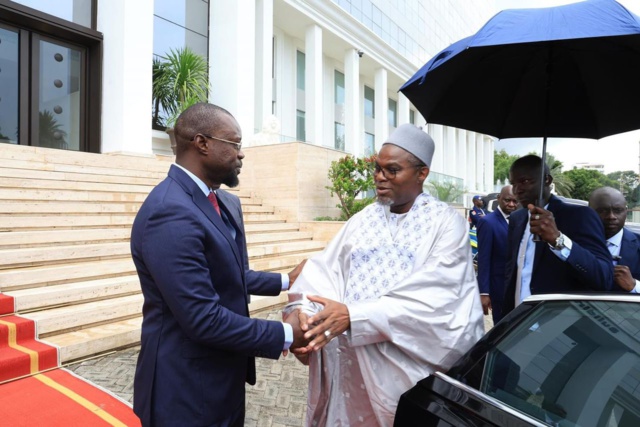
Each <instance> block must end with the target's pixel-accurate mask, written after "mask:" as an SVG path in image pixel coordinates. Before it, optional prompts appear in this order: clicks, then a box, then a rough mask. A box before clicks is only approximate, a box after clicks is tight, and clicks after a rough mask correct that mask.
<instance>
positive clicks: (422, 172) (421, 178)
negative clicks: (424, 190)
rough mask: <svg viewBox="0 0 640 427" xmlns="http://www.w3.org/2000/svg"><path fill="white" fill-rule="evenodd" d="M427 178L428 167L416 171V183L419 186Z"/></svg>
mask: <svg viewBox="0 0 640 427" xmlns="http://www.w3.org/2000/svg"><path fill="white" fill-rule="evenodd" d="M428 176H429V167H428V166H425V167H422V168H420V170H419V171H418V182H419V183H420V184H422V183H424V182H425V181H426V179H427V177H428Z"/></svg>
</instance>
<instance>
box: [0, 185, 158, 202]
mask: <svg viewBox="0 0 640 427" xmlns="http://www.w3.org/2000/svg"><path fill="white" fill-rule="evenodd" d="M147 194H148V193H118V192H104V191H77V190H39V189H32V188H24V189H21V188H18V189H16V188H0V200H12V201H19V200H29V201H38V202H42V201H56V202H61V201H69V202H136V203H142V202H144V199H146V198H147Z"/></svg>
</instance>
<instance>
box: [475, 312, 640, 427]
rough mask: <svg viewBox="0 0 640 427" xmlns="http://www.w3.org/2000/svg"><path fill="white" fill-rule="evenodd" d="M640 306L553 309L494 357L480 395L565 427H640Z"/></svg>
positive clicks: (529, 322) (532, 319) (535, 317)
mask: <svg viewBox="0 0 640 427" xmlns="http://www.w3.org/2000/svg"><path fill="white" fill-rule="evenodd" d="M639 341H640V304H634V303H622V302H601V301H599V302H596V301H575V302H568V301H566V302H548V303H544V304H543V305H541V306H539V307H538V308H537V309H535V310H534V311H533V312H532V314H531V315H529V316H528V317H527V318H526V319H525V321H524V322H523V323H521V324H520V325H518V327H517V328H515V329H514V330H513V331H511V332H510V333H509V334H508V335H507V337H506V338H505V339H503V340H502V341H501V342H500V343H499V344H497V345H496V346H495V347H494V348H493V349H492V350H491V351H489V352H488V354H487V357H486V359H485V361H484V373H483V376H482V383H481V384H480V391H482V392H484V393H485V394H487V395H490V396H493V397H495V398H497V399H499V400H501V401H503V402H504V403H506V404H508V405H510V406H512V407H513V408H516V409H518V410H520V411H523V412H526V413H527V414H529V415H531V416H533V417H535V418H538V419H539V420H541V421H545V422H548V423H551V424H555V425H559V426H574V425H580V426H587V425H588V426H606V427H627V426H628V427H631V426H639V425H640V342H639Z"/></svg>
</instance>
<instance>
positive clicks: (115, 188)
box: [0, 171, 157, 196]
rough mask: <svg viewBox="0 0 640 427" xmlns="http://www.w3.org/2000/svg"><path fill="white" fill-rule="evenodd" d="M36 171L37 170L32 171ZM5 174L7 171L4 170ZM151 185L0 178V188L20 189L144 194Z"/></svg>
mask: <svg viewBox="0 0 640 427" xmlns="http://www.w3.org/2000/svg"><path fill="white" fill-rule="evenodd" d="M34 172H37V171H34ZM4 173H5V174H7V171H4ZM156 184H157V183H155V182H154V183H153V184H152V185H135V184H130V183H126V184H121V183H113V182H104V181H103V182H86V181H63V180H47V179H35V178H31V177H30V178H16V177H3V178H2V179H0V188H8V189H21V190H27V189H29V190H48V191H51V190H74V191H91V192H103V193H140V194H144V195H145V196H146V195H147V194H149V192H150V191H151V190H152V189H153V187H155V186H156Z"/></svg>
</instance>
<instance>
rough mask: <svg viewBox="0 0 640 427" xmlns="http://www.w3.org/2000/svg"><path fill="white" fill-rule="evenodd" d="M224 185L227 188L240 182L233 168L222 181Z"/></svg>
mask: <svg viewBox="0 0 640 427" xmlns="http://www.w3.org/2000/svg"><path fill="white" fill-rule="evenodd" d="M222 183H223V184H224V185H226V186H227V187H229V188H233V187H237V186H238V184H240V179H238V174H237V173H236V171H235V169H234V170H233V171H232V172H230V173H229V175H227V177H226V178H225V179H224V180H223V181H222Z"/></svg>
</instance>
